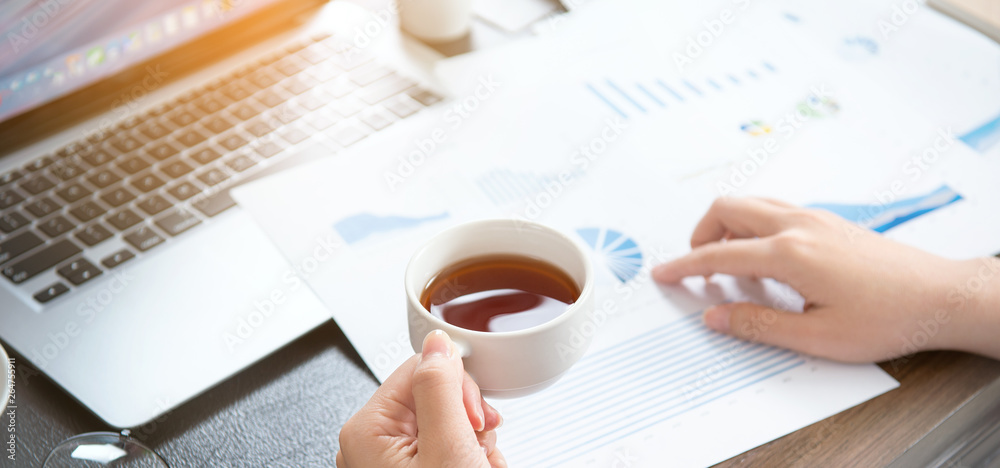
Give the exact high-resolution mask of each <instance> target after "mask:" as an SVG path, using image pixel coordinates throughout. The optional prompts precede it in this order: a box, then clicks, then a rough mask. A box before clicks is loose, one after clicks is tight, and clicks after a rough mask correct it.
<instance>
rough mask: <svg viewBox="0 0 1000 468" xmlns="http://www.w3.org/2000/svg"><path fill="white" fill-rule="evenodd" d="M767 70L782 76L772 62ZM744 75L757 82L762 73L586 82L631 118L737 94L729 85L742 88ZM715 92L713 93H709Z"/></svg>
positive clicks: (599, 97) (605, 101)
mask: <svg viewBox="0 0 1000 468" xmlns="http://www.w3.org/2000/svg"><path fill="white" fill-rule="evenodd" d="M759 66H760V68H761V69H763V70H767V71H769V72H770V74H776V73H778V67H776V66H775V65H774V64H772V63H771V62H768V61H762V62H759ZM741 73H746V74H747V76H749V77H752V78H754V79H757V80H759V79H761V78H762V77H761V74H759V73H757V72H756V71H754V69H753V68H748V69H746V70H744V71H742V72H741V71H737V70H734V71H733V72H729V73H723V74H720V75H718V76H714V77H711V76H710V77H703V78H700V79H696V78H687V79H683V78H682V79H674V80H669V79H664V78H657V77H651V78H650V79H649V80H648V81H642V80H640V81H637V82H634V83H627V82H621V81H616V80H614V79H611V78H608V79H604V80H601V81H598V82H589V83H585V86H586V88H587V91H588V92H589V94H591V95H593V96H594V97H595V98H597V100H598V101H600V102H601V103H602V104H603V105H604V106H607V107H608V108H609V109H610V110H611V111H612V112H614V113H615V114H617V115H618V116H620V117H622V118H625V119H628V118H630V117H634V116H636V115H639V114H649V113H651V111H657V110H658V109H659V110H665V109H669V108H670V105H671V104H672V103H683V102H687V101H691V100H696V99H705V98H710V97H712V96H715V95H717V93H726V92H732V91H734V89H733V87H729V88H727V87H726V86H725V83H727V82H728V83H731V84H732V85H735V87H738V86H742V85H743V81H742V80H741V79H740V78H738V75H739V74H741ZM706 90H711V92H706Z"/></svg>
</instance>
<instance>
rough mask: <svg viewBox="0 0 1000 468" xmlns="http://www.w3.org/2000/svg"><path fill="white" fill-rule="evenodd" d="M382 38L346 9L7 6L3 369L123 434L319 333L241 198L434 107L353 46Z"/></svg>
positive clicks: (297, 3)
mask: <svg viewBox="0 0 1000 468" xmlns="http://www.w3.org/2000/svg"><path fill="white" fill-rule="evenodd" d="M348 17H350V18H349V19H350V21H354V23H351V22H350V21H348ZM371 18H372V17H371V16H370V15H368V14H367V13H366V12H365V10H362V9H360V8H359V7H356V6H352V5H350V4H345V3H344V2H343V1H341V2H334V3H329V4H323V3H322V2H317V1H316V0H185V1H179V2H178V1H176V0H152V1H147V2H132V1H126V0H77V1H74V2H62V1H55V0H11V1H5V2H3V3H2V4H0V32H2V33H3V37H4V38H5V40H4V42H5V43H4V44H3V45H2V46H0V339H2V340H3V343H4V344H5V345H6V346H7V347H8V349H12V350H14V351H16V353H18V354H19V355H20V356H22V357H23V358H24V359H27V360H28V361H30V362H31V364H33V365H34V366H35V367H37V368H38V369H40V370H41V371H42V372H44V373H45V374H46V375H47V376H48V377H50V378H51V379H52V380H53V381H55V382H56V383H57V384H59V385H60V386H61V387H62V388H63V389H65V391H66V392H67V393H69V394H70V395H72V396H73V397H74V398H75V399H77V400H78V401H79V402H80V403H82V404H83V405H85V406H86V407H88V408H89V409H90V410H92V411H93V412H94V413H95V414H96V415H97V416H98V417H100V418H101V419H102V420H104V421H105V422H107V423H108V424H109V425H111V426H115V427H119V428H129V427H136V426H140V425H142V424H144V423H147V422H149V421H151V420H153V419H155V418H157V417H158V416H160V415H161V414H163V413H165V412H167V411H169V410H170V409H172V408H174V407H176V406H178V405H180V404H182V403H183V402H185V401H187V400H189V399H191V398H193V397H194V396H196V395H198V394H199V393H201V392H203V391H205V390H206V389H208V388H210V387H212V386H213V385H215V384H217V383H219V382H220V381H222V380H224V379H226V378H227V377H229V376H231V375H233V374H235V373H237V372H239V371H240V370H241V369H243V368H245V367H247V366H249V365H251V364H252V363H254V362H256V361H258V360H260V359H261V358H263V357H264V356H266V355H268V354H269V353H271V352H273V351H275V350H276V349H278V348H280V347H281V346H283V345H285V344H287V343H289V342H290V341H292V340H294V339H295V338H297V337H299V336H301V335H303V334H304V333H306V332H308V331H309V330H311V329H313V328H315V327H316V326H317V325H319V324H321V323H323V322H324V321H326V320H328V319H329V318H330V315H329V313H328V312H327V311H326V310H325V308H324V307H323V305H322V304H320V302H319V301H318V300H317V299H316V297H315V296H314V295H313V294H312V293H311V292H310V291H309V290H308V288H307V287H305V286H304V285H303V282H302V281H300V280H299V279H298V278H297V277H296V272H295V271H294V270H293V269H292V267H291V266H290V265H289V264H288V263H287V262H286V260H285V259H283V258H282V256H281V255H280V254H279V253H278V252H277V250H276V249H275V248H274V246H273V245H271V244H270V242H269V241H268V239H267V238H266V237H265V236H264V235H263V234H262V233H261V232H260V231H259V230H258V229H257V227H256V226H255V225H254V223H253V221H252V220H251V219H250V217H249V215H248V214H247V213H245V212H243V211H241V210H240V208H239V207H238V206H236V204H235V203H234V201H233V199H232V198H230V197H229V195H228V193H229V190H230V189H231V188H232V187H234V186H236V185H239V184H241V183H245V182H247V181H249V180H252V179H255V178H259V177H262V176H264V175H267V174H270V173H273V172H275V171H277V170H281V169H283V168H285V167H289V166H291V165H294V164H297V163H298V162H300V161H302V160H304V159H308V158H310V157H317V156H327V155H330V154H333V153H335V152H337V151H339V150H341V149H343V148H348V147H350V146H351V145H353V144H355V143H356V142H358V141H361V140H363V139H365V138H372V137H373V135H376V134H377V133H378V132H379V131H380V130H382V129H383V128H385V127H388V126H390V125H394V124H396V125H398V123H397V122H402V121H404V120H406V119H408V118H410V116H412V115H414V114H417V113H419V112H420V111H421V110H422V109H423V108H425V107H427V106H431V105H433V104H435V103H437V102H438V101H440V100H441V97H440V96H439V94H437V93H435V92H434V91H432V90H431V89H429V88H428V87H426V86H424V85H422V84H421V83H420V82H418V81H417V80H415V79H413V78H411V77H410V76H407V75H406V74H403V73H400V72H399V70H398V69H395V68H393V67H391V66H387V65H386V63H385V62H384V61H383V60H379V59H376V57H374V56H373V55H377V54H374V53H373V52H372V51H370V50H368V49H369V48H366V46H367V44H368V43H369V42H370V40H371V39H372V38H371V37H369V35H370V34H371V33H370V32H369V33H365V32H363V31H366V30H367V31H374V32H377V30H376V28H372V27H369V28H367V29H361V28H360V27H354V28H353V29H352V28H349V27H347V26H344V25H345V24H367V25H368V26H371V25H373V24H374V25H377V26H379V27H380V28H381V27H383V26H385V24H384V18H381V19H380V20H379V22H375V23H372V22H371V21H372V20H371ZM362 19H367V21H369V22H368V23H357V21H362ZM355 34H363V36H355V37H352V36H354V35H355Z"/></svg>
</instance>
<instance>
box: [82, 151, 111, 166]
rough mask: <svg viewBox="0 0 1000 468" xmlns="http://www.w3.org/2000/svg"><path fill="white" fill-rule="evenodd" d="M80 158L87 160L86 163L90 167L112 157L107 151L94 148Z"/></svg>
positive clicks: (102, 163)
mask: <svg viewBox="0 0 1000 468" xmlns="http://www.w3.org/2000/svg"><path fill="white" fill-rule="evenodd" d="M81 158H83V160H84V161H87V164H90V165H91V166H92V167H99V166H103V165H105V164H107V163H109V162H111V161H112V160H113V159H114V158H113V157H112V156H111V155H110V154H108V152H107V151H104V150H102V149H97V150H94V151H92V152H91V153H90V154H87V155H84V156H81Z"/></svg>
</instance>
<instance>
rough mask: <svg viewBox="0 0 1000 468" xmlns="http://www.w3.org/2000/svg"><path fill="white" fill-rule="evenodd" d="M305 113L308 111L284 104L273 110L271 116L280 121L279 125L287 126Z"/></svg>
mask: <svg viewBox="0 0 1000 468" xmlns="http://www.w3.org/2000/svg"><path fill="white" fill-rule="evenodd" d="M307 112H308V111H307V110H306V109H304V108H302V107H299V106H293V105H291V103H288V102H286V103H284V104H282V105H280V106H278V108H277V109H275V110H274V112H272V113H271V115H272V116H273V117H274V118H276V119H278V120H279V121H281V123H283V124H287V123H289V122H292V121H294V120H296V119H298V118H300V117H302V116H303V115H306V113H307Z"/></svg>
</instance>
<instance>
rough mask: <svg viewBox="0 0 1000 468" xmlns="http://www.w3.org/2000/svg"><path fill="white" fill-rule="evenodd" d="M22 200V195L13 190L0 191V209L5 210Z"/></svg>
mask: <svg viewBox="0 0 1000 468" xmlns="http://www.w3.org/2000/svg"><path fill="white" fill-rule="evenodd" d="M23 201H24V197H22V196H21V194H19V193H17V192H15V191H13V190H4V191H2V192H0V210H5V209H7V208H10V207H12V206H14V205H16V204H18V203H21V202H23Z"/></svg>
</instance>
